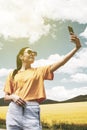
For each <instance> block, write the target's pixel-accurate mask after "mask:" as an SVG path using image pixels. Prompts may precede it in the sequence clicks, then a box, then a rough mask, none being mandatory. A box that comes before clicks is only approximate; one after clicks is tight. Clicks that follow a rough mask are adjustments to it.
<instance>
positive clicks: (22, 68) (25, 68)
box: [20, 64, 31, 71]
mask: <svg viewBox="0 0 87 130" xmlns="http://www.w3.org/2000/svg"><path fill="white" fill-rule="evenodd" d="M29 68H31V65H29V64H22V67H21V69H20V70H21V71H24V70H27V69H29Z"/></svg>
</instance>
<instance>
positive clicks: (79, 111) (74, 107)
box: [0, 102, 87, 130]
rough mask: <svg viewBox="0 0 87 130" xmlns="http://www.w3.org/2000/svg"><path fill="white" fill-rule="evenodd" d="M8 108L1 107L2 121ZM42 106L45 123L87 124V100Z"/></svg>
mask: <svg viewBox="0 0 87 130" xmlns="http://www.w3.org/2000/svg"><path fill="white" fill-rule="evenodd" d="M7 108H8V107H0V120H2V121H3V120H5V118H6V112H7ZM40 108H41V121H42V123H43V124H48V125H49V126H52V125H53V124H61V123H64V124H76V125H86V126H87V102H76V103H59V104H49V105H40ZM70 130H71V129H70ZM84 130H85V129H84Z"/></svg>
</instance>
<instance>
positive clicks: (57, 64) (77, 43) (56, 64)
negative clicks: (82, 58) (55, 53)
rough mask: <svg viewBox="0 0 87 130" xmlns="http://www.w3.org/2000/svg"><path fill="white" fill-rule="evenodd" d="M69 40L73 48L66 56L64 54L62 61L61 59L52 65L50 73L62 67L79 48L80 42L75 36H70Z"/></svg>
mask: <svg viewBox="0 0 87 130" xmlns="http://www.w3.org/2000/svg"><path fill="white" fill-rule="evenodd" d="M70 38H71V41H72V42H74V43H75V48H74V49H73V50H71V51H70V52H69V53H68V54H66V55H65V56H64V57H63V59H61V60H59V61H58V62H56V63H54V64H52V65H51V69H50V71H51V72H54V71H56V70H57V69H58V68H59V67H61V66H62V65H64V64H65V63H66V62H67V61H68V60H69V59H71V57H72V56H73V55H74V54H75V53H76V52H77V51H78V50H79V49H80V48H81V43H80V40H79V38H78V37H77V36H76V35H75V34H72V35H70Z"/></svg>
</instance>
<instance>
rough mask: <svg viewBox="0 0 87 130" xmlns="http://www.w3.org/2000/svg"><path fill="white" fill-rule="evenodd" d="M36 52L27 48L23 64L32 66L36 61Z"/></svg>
mask: <svg viewBox="0 0 87 130" xmlns="http://www.w3.org/2000/svg"><path fill="white" fill-rule="evenodd" d="M35 56H36V52H33V51H32V49H30V48H27V49H25V51H24V54H23V56H22V58H21V60H22V62H25V63H28V64H32V63H33V62H34V60H35Z"/></svg>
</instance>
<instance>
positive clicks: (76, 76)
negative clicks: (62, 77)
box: [71, 73, 87, 83]
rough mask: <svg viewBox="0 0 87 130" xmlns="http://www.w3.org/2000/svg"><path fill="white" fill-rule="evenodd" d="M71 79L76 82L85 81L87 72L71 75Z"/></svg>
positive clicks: (86, 80)
mask: <svg viewBox="0 0 87 130" xmlns="http://www.w3.org/2000/svg"><path fill="white" fill-rule="evenodd" d="M71 80H72V81H74V82H78V83H82V82H83V83H84V82H87V74H83V73H77V74H74V75H72V76H71Z"/></svg>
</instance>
